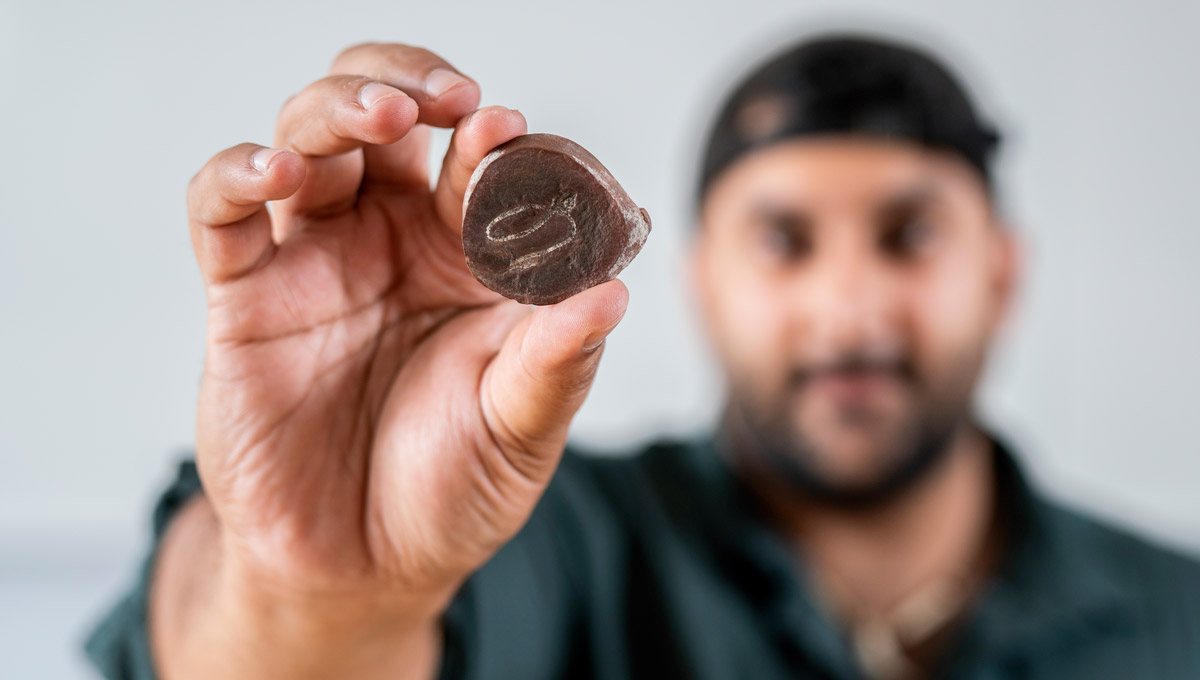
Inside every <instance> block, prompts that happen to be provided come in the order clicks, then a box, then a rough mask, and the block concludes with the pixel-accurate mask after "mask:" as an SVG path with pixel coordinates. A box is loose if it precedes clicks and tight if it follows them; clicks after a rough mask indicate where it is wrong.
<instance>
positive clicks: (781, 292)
mask: <svg viewBox="0 0 1200 680" xmlns="http://www.w3.org/2000/svg"><path fill="white" fill-rule="evenodd" d="M713 277H714V278H713V279H712V280H713V281H714V282H715V285H714V286H712V289H711V290H710V293H709V294H710V296H711V297H712V300H711V301H710V305H709V308H710V317H711V318H710V326H711V328H710V330H711V332H712V337H714V338H717V341H718V345H719V347H718V350H719V351H720V353H721V355H722V359H723V361H724V363H725V365H726V366H727V367H728V368H729V370H730V372H731V373H736V375H731V376H730V377H731V378H733V379H734V380H736V381H738V382H744V381H746V380H752V381H754V382H755V383H761V382H762V381H764V380H773V379H775V378H776V377H778V376H782V375H785V374H786V371H787V357H788V352H787V347H788V314H787V313H786V312H787V309H788V300H787V286H786V285H784V284H781V283H780V282H776V281H772V280H771V278H770V276H768V275H766V274H765V273H764V272H762V271H759V270H756V269H755V268H753V267H750V266H747V265H746V264H745V263H742V262H726V263H724V266H722V267H720V268H718V269H716V270H715V271H714V274H713Z"/></svg>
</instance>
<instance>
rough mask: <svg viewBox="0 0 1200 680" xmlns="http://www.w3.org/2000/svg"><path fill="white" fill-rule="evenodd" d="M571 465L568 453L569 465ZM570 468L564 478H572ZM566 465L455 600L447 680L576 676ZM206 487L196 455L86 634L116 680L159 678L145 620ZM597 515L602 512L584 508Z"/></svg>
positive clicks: (575, 540)
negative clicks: (155, 586) (182, 521)
mask: <svg viewBox="0 0 1200 680" xmlns="http://www.w3.org/2000/svg"><path fill="white" fill-rule="evenodd" d="M565 467H571V465H570V457H568V465H566V466H565ZM571 476H572V475H570V474H568V475H566V477H571ZM563 477H564V475H563V474H562V470H560V474H559V475H558V476H557V478H556V479H555V480H554V482H552V483H551V485H550V488H549V489H548V490H547V493H546V494H545V495H544V497H543V499H542V501H541V502H540V503H539V504H538V507H537V508H536V509H535V511H534V513H533V515H532V517H531V518H530V520H529V522H528V523H527V524H526V526H525V527H524V528H523V529H522V530H521V531H520V532H518V534H517V536H516V537H514V539H513V540H512V541H510V542H509V543H508V544H506V545H505V546H503V547H502V548H501V549H500V550H499V551H498V552H497V554H496V555H494V556H493V558H492V559H491V560H490V561H489V562H488V563H487V564H485V565H484V566H483V567H482V568H480V569H479V570H478V571H477V572H476V573H474V574H472V575H471V577H470V578H469V579H467V581H466V582H465V583H464V585H463V587H462V588H461V589H460V590H459V592H458V593H457V594H456V595H455V597H454V598H453V600H452V601H451V602H450V605H449V607H448V608H447V610H446V612H445V614H444V615H443V619H442V624H443V631H444V637H443V640H444V645H445V646H444V648H443V653H442V660H441V665H440V671H439V673H438V678H439V680H502V679H505V678H515V677H520V678H524V679H526V680H543V679H548V678H558V677H570V676H571V673H569V672H567V671H568V669H570V668H571V666H572V665H573V663H572V662H573V661H574V660H573V659H571V658H570V657H569V650H571V649H572V648H573V647H575V646H576V644H574V643H575V642H577V640H576V636H577V635H578V625H577V623H578V622H577V619H576V617H575V616H574V614H575V607H574V606H573V604H574V602H573V601H574V600H575V599H576V598H577V594H578V593H579V592H580V590H581V585H580V583H579V574H580V573H581V565H580V564H579V563H578V560H577V559H571V557H572V556H578V555H580V554H583V553H584V552H585V551H584V550H583V546H582V545H581V544H579V541H581V540H582V536H583V535H584V534H585V533H586V532H583V531H582V527H581V526H580V525H579V524H576V522H578V520H579V516H580V515H581V510H580V508H578V507H574V506H577V505H578V502H577V501H576V502H573V501H572V500H571V499H572V497H573V496H574V495H577V494H572V493H564V492H563V491H564V489H569V488H570V487H571V486H573V483H572V481H571V480H570V479H563ZM199 493H203V488H202V486H201V483H200V476H199V474H198V473H197V471H196V465H195V463H194V462H193V461H186V462H184V463H181V464H180V466H179V469H178V472H177V474H176V477H175V480H174V481H173V482H172V483H171V485H170V486H169V487H168V488H167V489H166V491H165V492H164V493H163V494H162V496H161V497H160V498H159V501H158V503H157V505H156V507H155V510H154V521H153V542H152V544H151V548H150V551H149V555H148V556H147V557H146V559H145V561H144V562H143V564H142V566H141V569H140V570H139V572H138V574H137V576H136V579H135V581H134V583H133V585H132V587H131V588H130V589H129V591H128V593H127V594H125V596H124V597H123V598H122V599H121V600H120V601H119V602H118V603H117V604H116V605H115V606H114V607H113V609H112V610H111V611H110V612H109V613H108V614H107V615H106V616H105V617H104V619H103V620H102V621H101V622H100V624H99V625H97V626H96V628H95V630H93V631H92V633H91V634H90V635H89V636H88V639H87V641H86V643H85V650H86V652H87V656H88V658H89V659H90V660H91V662H92V664H93V665H94V666H95V667H96V669H97V670H98V671H99V672H100V673H101V675H102V676H103V677H105V678H108V679H109V680H155V679H156V678H157V677H158V676H157V673H156V672H155V667H154V661H153V658H152V656H151V653H150V642H149V630H148V626H147V623H146V620H147V619H146V612H147V602H148V599H149V598H148V596H149V591H150V583H151V579H152V578H153V568H154V563H155V558H156V557H157V554H158V550H159V547H160V546H161V544H162V538H163V535H164V534H165V532H166V529H167V527H168V526H169V524H170V522H171V520H172V519H173V518H174V517H175V515H176V514H177V513H178V512H179V511H180V510H181V509H182V508H183V506H184V505H185V504H186V503H187V501H188V500H190V499H191V498H192V497H193V496H195V495H196V494H199ZM584 511H585V512H586V513H588V514H593V515H594V514H595V509H594V508H584Z"/></svg>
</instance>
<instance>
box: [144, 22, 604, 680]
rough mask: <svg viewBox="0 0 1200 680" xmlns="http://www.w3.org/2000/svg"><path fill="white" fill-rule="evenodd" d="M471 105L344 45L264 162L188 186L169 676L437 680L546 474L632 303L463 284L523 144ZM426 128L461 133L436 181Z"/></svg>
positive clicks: (168, 589)
mask: <svg viewBox="0 0 1200 680" xmlns="http://www.w3.org/2000/svg"><path fill="white" fill-rule="evenodd" d="M479 97H480V92H479V87H478V85H477V84H476V83H475V82H474V81H472V80H470V79H469V78H467V77H465V76H463V75H461V74H459V73H458V72H457V71H456V70H454V68H453V67H452V66H450V65H449V64H448V63H447V62H446V61H445V60H443V59H441V58H440V57H438V56H437V55H434V54H432V53H430V52H428V51H426V50H423V49H419V48H414V47H410V46H405V45H375V44H368V45H360V46H356V47H353V48H350V49H348V50H346V51H345V52H343V53H342V54H341V55H339V56H338V58H337V59H336V60H335V61H334V64H333V69H332V73H331V75H330V76H328V77H326V78H323V79H320V80H317V81H316V82H314V83H313V84H312V85H310V86H308V87H307V88H305V89H304V90H303V91H302V92H300V93H299V94H297V95H296V96H295V97H293V98H291V99H290V100H288V102H287V103H286V104H285V105H284V106H283V109H282V111H281V112H280V114H279V119H278V123H277V127H276V135H275V147H274V149H267V150H264V149H263V147H260V146H257V145H253V144H241V145H238V146H235V147H232V148H230V149H227V150H225V151H222V152H220V153H218V154H217V155H216V156H214V157H213V158H212V160H210V161H209V162H208V164H207V165H205V166H204V168H203V169H201V170H200V172H199V173H198V174H197V175H196V176H195V178H194V179H193V180H192V182H191V184H190V186H189V188H188V212H189V222H190V228H191V236H192V242H193V245H194V247H195V253H196V259H197V261H198V263H199V266H200V271H201V274H202V275H203V278H204V282H205V287H206V293H207V300H208V331H207V342H206V350H205V364H204V374H203V380H202V383H201V387H200V395H199V401H198V408H197V441H196V455H197V462H198V466H199V470H200V475H201V477H202V479H203V482H204V487H205V491H206V494H205V497H204V498H203V499H200V500H197V501H195V502H194V503H192V504H191V505H190V506H189V507H187V508H186V509H185V510H184V512H183V514H182V515H181V516H180V518H179V520H178V521H177V522H173V523H172V528H171V530H170V531H169V533H168V535H167V537H166V539H165V543H164V545H163V549H162V552H161V554H160V556H159V559H158V562H157V564H156V573H155V579H154V585H153V588H152V592H151V601H150V626H151V640H152V647H153V654H154V657H155V659H156V663H157V665H158V668H159V671H160V673H161V675H162V677H164V678H168V679H172V680H174V679H179V678H217V677H219V678H227V679H236V678H264V677H277V678H301V677H355V678H371V677H388V678H401V677H430V676H432V675H433V673H434V672H435V670H436V667H437V660H438V658H439V650H440V644H441V643H440V636H439V632H438V625H437V620H438V616H439V614H440V612H441V611H442V609H443V608H444V606H445V604H446V603H447V601H448V600H449V598H450V597H451V595H452V593H453V592H454V590H455V588H456V587H457V586H458V585H459V584H460V583H461V581H462V580H463V579H464V578H465V577H466V576H467V575H468V574H470V573H471V572H472V571H473V570H474V569H475V568H477V567H478V566H479V565H481V564H482V563H483V562H484V561H485V560H486V559H487V558H488V557H489V556H490V555H491V554H492V553H493V552H495V550H496V549H497V548H498V547H499V546H500V545H502V544H503V543H504V542H505V541H507V540H508V539H509V538H511V537H512V535H513V534H514V533H516V531H517V530H518V529H519V528H520V526H521V525H522V524H523V523H524V521H525V520H526V519H527V518H528V515H529V513H530V511H531V510H532V508H533V506H534V504H535V503H536V502H537V499H538V498H539V496H540V495H541V493H542V491H543V489H544V488H545V486H546V484H547V483H548V481H549V479H550V477H551V475H552V473H553V471H554V469H555V467H556V465H557V463H558V460H559V457H560V456H561V453H562V449H563V446H564V444H565V441H566V435H567V427H568V424H569V422H570V419H571V417H572V415H573V414H574V413H575V411H576V410H577V409H578V408H579V406H580V404H581V403H582V401H583V399H584V397H585V395H586V393H587V390H588V387H589V386H590V384H591V381H592V377H593V375H594V373H595V369H596V365H597V362H598V361H599V358H600V347H601V344H602V342H603V339H604V337H605V336H606V335H607V333H608V332H609V331H611V330H612V328H613V327H614V326H616V324H617V323H618V322H619V321H620V319H621V316H622V315H623V313H624V310H625V306H626V303H627V292H626V290H625V288H624V286H623V285H622V284H621V283H620V282H619V281H611V282H608V283H606V284H603V285H601V286H597V287H595V288H592V289H590V290H588V291H585V292H583V293H580V294H579V295H576V296H574V297H572V298H570V299H568V300H565V301H563V302H562V303H559V304H557V305H552V306H547V307H541V308H538V309H536V310H532V309H530V308H528V307H526V306H523V305H519V304H517V303H515V302H512V301H510V300H506V299H504V298H502V297H500V296H499V295H497V294H495V293H493V292H491V291H489V290H487V289H485V288H484V287H483V286H482V285H480V284H479V283H478V282H477V281H476V280H475V279H474V278H473V277H472V276H471V274H470V273H469V271H468V270H467V267H466V263H465V260H464V258H463V254H462V247H461V241H460V239H461V231H460V229H461V223H462V200H463V192H464V190H465V187H466V184H467V181H468V179H469V177H470V175H471V172H472V171H473V170H474V168H475V166H476V165H477V164H478V163H479V161H480V160H481V159H482V158H483V156H484V155H485V154H486V153H487V152H488V151H489V150H491V149H492V148H494V147H495V146H497V145H499V144H501V143H503V142H505V141H507V140H509V139H511V138H513V137H516V136H518V135H521V134H524V133H525V132H526V126H525V120H524V118H523V117H522V116H521V114H520V113H518V112H516V111H512V110H509V109H505V108H503V107H488V108H484V109H479V110H476V106H477V105H478V102H479ZM431 126H439V127H453V129H454V132H453V136H452V140H451V143H450V148H449V150H448V152H447V154H446V158H445V160H444V161H443V163H442V166H441V169H440V174H439V176H438V179H437V182H436V185H435V188H434V189H433V190H430V188H429V187H430V175H429V172H430V170H429V168H428V167H427V159H428V157H429V154H428V144H429V138H430V127H431ZM267 201H271V202H272V203H273V205H272V210H271V212H270V213H268V212H267V210H266V209H265V202H267Z"/></svg>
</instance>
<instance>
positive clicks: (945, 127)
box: [697, 35, 1000, 200]
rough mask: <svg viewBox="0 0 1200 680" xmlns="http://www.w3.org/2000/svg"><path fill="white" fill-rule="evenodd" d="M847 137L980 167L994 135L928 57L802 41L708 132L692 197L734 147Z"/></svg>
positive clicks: (737, 96)
mask: <svg viewBox="0 0 1200 680" xmlns="http://www.w3.org/2000/svg"><path fill="white" fill-rule="evenodd" d="M820 134H852V135H861V136H868V137H882V138H888V139H900V140H905V141H911V142H916V143H918V144H921V145H923V146H927V147H930V148H936V149H941V150H947V151H951V152H953V153H956V154H958V155H959V156H960V157H961V158H963V159H964V160H966V161H967V162H968V163H969V164H970V165H971V166H972V167H973V168H975V170H976V171H978V172H979V175H980V177H981V178H982V179H983V182H984V184H985V185H986V186H987V188H988V190H989V192H990V191H991V190H992V177H991V172H990V168H989V163H990V159H991V156H992V153H993V152H994V150H995V149H996V146H997V145H998V144H999V141H1000V135H999V134H998V133H997V132H996V131H995V130H994V129H993V128H992V127H991V126H990V125H989V124H987V123H985V122H983V121H981V120H980V119H979V117H978V116H977V115H976V113H975V110H974V107H973V106H972V105H971V101H970V100H969V98H968V96H967V92H966V90H965V89H964V88H963V87H962V85H961V84H960V83H959V82H958V81H957V80H956V79H955V78H954V76H953V75H951V74H950V72H949V71H947V70H946V68H945V67H943V66H942V65H941V64H939V63H938V62H937V61H935V60H934V59H933V58H932V57H931V56H929V55H928V54H925V53H924V52H922V51H920V50H918V49H915V48H913V47H910V46H906V45H901V44H897V43H893V42H889V41H885V40H881V39H878V38H873V37H865V36H853V35H829V36H823V37H819V38H816V39H812V40H806V41H804V42H802V43H800V44H798V45H795V46H793V47H791V48H789V49H787V50H785V51H784V52H783V53H781V54H778V55H777V56H775V57H774V58H772V59H770V60H769V61H767V62H766V63H765V64H763V65H761V66H759V67H758V68H757V69H755V70H754V71H753V72H751V73H750V74H749V75H748V76H747V77H746V78H745V79H744V80H743V81H742V83H741V85H739V86H738V87H737V89H736V90H734V92H733V94H731V95H730V96H729V99H728V100H727V101H726V102H725V106H724V108H723V109H722V110H721V112H720V114H719V116H718V117H717V120H716V123H715V125H714V126H713V128H712V131H711V133H710V134H709V137H708V145H707V147H706V149H705V153H704V159H703V165H702V169H701V176H700V187H699V189H700V191H699V193H698V195H697V199H698V200H702V199H703V197H704V195H705V193H706V192H707V191H708V188H709V186H710V185H711V183H712V181H713V179H715V178H716V176H717V175H719V174H720V173H721V171H722V170H724V169H725V168H726V167H728V166H729V165H730V164H731V163H732V162H733V161H735V160H737V159H738V158H739V157H740V156H741V155H742V154H744V153H746V152H748V151H753V150H755V149H759V148H762V147H764V146H768V145H770V144H773V143H775V142H778V141H780V140H783V139H788V138H792V137H797V136H804V135H820Z"/></svg>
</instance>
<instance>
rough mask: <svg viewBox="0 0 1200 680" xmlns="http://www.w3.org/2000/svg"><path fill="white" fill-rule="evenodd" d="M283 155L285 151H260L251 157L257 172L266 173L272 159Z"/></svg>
mask: <svg viewBox="0 0 1200 680" xmlns="http://www.w3.org/2000/svg"><path fill="white" fill-rule="evenodd" d="M281 153H283V149H271V148H264V149H259V150H258V151H255V152H254V154H253V155H251V156H250V162H251V163H253V164H254V169H255V170H257V171H259V172H263V173H265V172H266V171H267V166H268V165H270V164H271V159H272V158H274V157H276V156H278V155H279V154H281Z"/></svg>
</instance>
